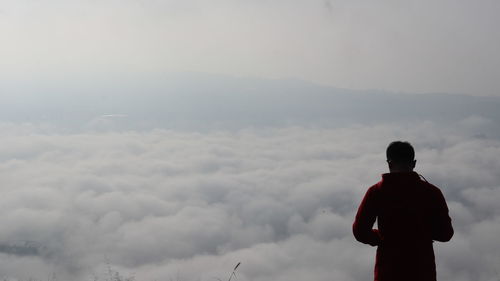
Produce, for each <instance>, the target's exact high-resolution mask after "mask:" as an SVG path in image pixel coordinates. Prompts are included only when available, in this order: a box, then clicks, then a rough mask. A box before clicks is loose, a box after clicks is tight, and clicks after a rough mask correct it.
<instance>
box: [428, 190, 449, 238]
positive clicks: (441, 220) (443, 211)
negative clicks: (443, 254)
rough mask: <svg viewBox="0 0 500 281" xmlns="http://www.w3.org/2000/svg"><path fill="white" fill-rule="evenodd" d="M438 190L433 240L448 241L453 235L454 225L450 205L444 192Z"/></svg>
mask: <svg viewBox="0 0 500 281" xmlns="http://www.w3.org/2000/svg"><path fill="white" fill-rule="evenodd" d="M436 190H437V192H436V207H435V212H434V214H433V219H432V240H435V241H439V242H447V241H450V239H451V237H453V234H454V231H453V226H452V225H451V218H450V215H449V214H448V213H449V211H448V205H447V204H446V200H445V199H444V196H443V193H442V192H441V190H439V189H438V188H436Z"/></svg>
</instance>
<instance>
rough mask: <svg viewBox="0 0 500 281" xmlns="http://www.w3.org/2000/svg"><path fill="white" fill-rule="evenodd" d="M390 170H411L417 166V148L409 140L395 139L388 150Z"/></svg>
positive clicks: (392, 171)
mask: <svg viewBox="0 0 500 281" xmlns="http://www.w3.org/2000/svg"><path fill="white" fill-rule="evenodd" d="M386 155H387V163H388V164H389V170H390V172H391V173H394V172H411V171H413V168H415V164H416V163H417V161H416V160H415V150H414V149H413V147H412V146H411V144H410V143H409V142H403V141H394V142H392V143H391V144H389V146H388V147H387V150H386Z"/></svg>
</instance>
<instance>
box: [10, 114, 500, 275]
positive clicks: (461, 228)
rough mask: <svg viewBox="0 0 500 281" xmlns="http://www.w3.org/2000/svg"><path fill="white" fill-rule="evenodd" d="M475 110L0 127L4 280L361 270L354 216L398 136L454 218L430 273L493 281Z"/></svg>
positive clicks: (484, 141)
mask: <svg viewBox="0 0 500 281" xmlns="http://www.w3.org/2000/svg"><path fill="white" fill-rule="evenodd" d="M476 119H477V118H475V117H472V118H469V119H467V120H457V122H456V123H455V125H453V126H446V127H445V126H441V125H437V124H434V123H433V122H430V121H427V122H413V123H404V124H402V123H390V124H389V123H387V124H379V125H374V126H368V125H359V124H358V125H349V126H346V127H344V128H323V127H311V126H284V127H268V128H266V127H258V128H256V127H253V128H252V127H249V128H242V129H240V130H211V131H206V132H196V131H180V130H168V129H151V130H143V131H133V130H132V131H127V130H121V131H113V130H110V131H92V130H86V131H85V130H82V131H81V132H73V133H57V132H55V131H50V132H47V130H46V129H45V128H40V127H38V126H37V125H30V124H21V123H7V122H4V123H1V124H0V130H1V131H0V136H1V137H0V192H1V196H0V209H1V211H0V225H1V227H0V246H1V245H18V246H17V247H18V248H16V249H23V247H24V248H28V249H32V251H27V252H19V251H17V252H15V251H14V252H13V250H12V247H11V248H5V247H4V248H2V249H4V250H3V252H2V253H0V278H7V279H11V280H28V279H29V278H35V279H40V280H46V279H50V278H52V279H55V280H72V281H73V280H74V281H80V280H93V279H94V278H98V279H99V280H106V278H108V279H109V278H110V274H111V273H110V272H119V274H120V275H121V276H122V277H123V278H125V277H134V278H135V280H138V281H154V280H186V281H191V280H214V279H215V280H217V279H220V280H227V279H228V277H229V275H230V273H231V271H232V269H233V267H234V266H235V265H236V264H237V263H238V262H241V265H240V267H239V268H238V269H237V271H236V277H237V280H240V281H246V280H255V281H268V280H269V281H270V280H273V281H288V280H318V281H327V280H345V281H351V280H352V281H355V280H370V279H371V278H372V271H373V264H374V255H375V248H373V247H370V246H368V245H363V244H360V243H358V242H356V241H355V240H354V238H353V236H352V234H351V225H352V221H353V218H354V215H355V212H356V208H357V206H358V204H359V202H360V200H361V198H362V196H363V195H364V193H365V191H366V189H367V188H368V187H369V186H370V185H372V184H374V183H375V182H377V181H378V180H379V179H380V175H381V174H382V173H385V172H386V171H387V168H386V163H385V154H384V151H385V148H386V146H387V144H388V143H389V142H390V141H393V140H397V139H402V140H408V141H410V142H411V143H412V144H413V145H414V146H415V148H416V151H417V161H418V162H417V169H416V170H417V171H418V172H419V173H421V174H422V175H424V176H425V177H426V178H427V180H429V181H430V182H432V183H434V184H436V185H438V186H439V187H441V189H442V191H443V193H444V195H445V197H446V198H447V201H448V205H449V208H450V214H451V217H452V219H453V224H454V227H455V230H456V233H455V236H454V237H453V239H452V240H451V242H449V243H435V250H436V258H437V264H438V276H439V279H440V280H444V281H446V280H450V281H451V280H453V281H462V280H463V281H469V280H477V281H492V280H498V278H499V276H498V271H497V268H498V267H499V266H500V239H499V238H498V237H500V217H499V214H500V205H499V204H498V202H499V201H500V188H499V187H500V173H499V172H498V171H500V160H499V159H500V140H499V139H498V138H488V137H485V136H481V135H479V136H478V135H477V132H476V128H477V126H475V125H474V124H475V123H474V122H476V121H477V120H476ZM474 120H476V121H474ZM471 123H474V124H472V125H471ZM476 123H477V122H476ZM5 249H11V250H5ZM0 250H1V249H0ZM233 278H234V277H233Z"/></svg>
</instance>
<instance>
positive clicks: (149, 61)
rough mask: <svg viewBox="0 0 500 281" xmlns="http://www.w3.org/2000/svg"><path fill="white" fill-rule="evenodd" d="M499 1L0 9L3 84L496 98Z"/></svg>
mask: <svg viewBox="0 0 500 281" xmlns="http://www.w3.org/2000/svg"><path fill="white" fill-rule="evenodd" d="M499 13H500V2H498V1H495V0H480V1H456V0H438V1H434V0H432V1H431V0H423V1H404V2H401V1H389V0H384V1H347V0H274V1H266V0H256V1H244V0H213V1H202V0H163V1H160V0H102V1H95V0H70V1H66V0H64V1H63V0H47V1H31V0H1V1H0V38H1V42H2V43H1V44H0V74H1V76H2V77H3V79H7V80H9V81H19V83H22V82H26V81H30V80H31V79H42V80H44V79H52V80H56V81H60V80H65V79H68V78H67V76H68V75H69V74H74V75H77V76H79V75H109V74H110V73H122V72H128V73H137V72H139V73H140V72H163V71H168V72H184V71H194V72H207V73H217V74H229V75H233V76H234V75H235V76H252V77H262V78H283V77H287V78H288V77H293V78H299V79H303V80H308V81H313V82H319V83H322V84H328V85H333V86H338V87H345V88H357V89H360V88H362V89H384V90H392V91H406V92H452V93H465V94H470V95H500V79H498V77H499V76H500V71H499V69H500V56H499V55H498V50H499V49H500V32H498V26H500V18H499V17H498V14H499Z"/></svg>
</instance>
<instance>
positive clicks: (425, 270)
mask: <svg viewBox="0 0 500 281" xmlns="http://www.w3.org/2000/svg"><path fill="white" fill-rule="evenodd" d="M375 219H378V231H374V230H372V226H373V223H374V222H375ZM353 232H354V235H355V237H356V239H357V240H358V241H360V242H363V243H366V244H371V245H377V246H378V249H377V260H376V265H375V280H377V281H379V280H380V281H387V280H419V281H424V280H425V281H427V280H429V281H434V280H436V268H435V261H434V251H433V248H432V242H433V240H437V241H448V240H449V239H450V238H451V236H452V235H453V228H452V227H451V219H450V218H449V216H448V208H447V206H446V202H445V201H444V197H443V195H442V193H441V191H440V190H439V189H438V188H437V187H435V186H433V185H431V184H430V183H427V182H426V181H422V180H421V179H420V178H419V176H418V174H417V173H414V172H407V173H389V174H384V175H383V177H382V181H380V182H379V183H377V184H376V185H374V186H372V187H370V189H369V190H368V192H367V193H366V195H365V198H364V199H363V202H362V203H361V205H360V207H359V209H358V213H357V215H356V220H355V222H354V225H353Z"/></svg>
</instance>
